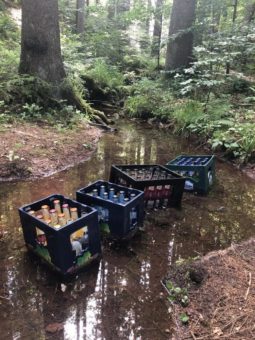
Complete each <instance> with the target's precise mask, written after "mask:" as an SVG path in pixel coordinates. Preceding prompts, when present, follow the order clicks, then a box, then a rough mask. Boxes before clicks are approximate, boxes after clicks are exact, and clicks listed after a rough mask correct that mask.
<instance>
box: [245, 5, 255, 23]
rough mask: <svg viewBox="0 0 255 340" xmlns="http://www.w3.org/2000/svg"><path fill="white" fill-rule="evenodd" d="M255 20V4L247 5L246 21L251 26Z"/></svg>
mask: <svg viewBox="0 0 255 340" xmlns="http://www.w3.org/2000/svg"><path fill="white" fill-rule="evenodd" d="M254 18H255V2H254V3H251V4H247V5H246V8H245V21H246V22H247V24H250V23H251V22H252V20H254Z"/></svg>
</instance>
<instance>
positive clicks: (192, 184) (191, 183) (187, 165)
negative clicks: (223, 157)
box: [166, 155, 215, 195]
mask: <svg viewBox="0 0 255 340" xmlns="http://www.w3.org/2000/svg"><path fill="white" fill-rule="evenodd" d="M166 167H167V168H168V169H170V170H173V171H176V172H178V173H179V174H181V175H182V176H185V177H186V182H185V187H184V188H185V190H186V191H196V192H198V193H199V194H202V195H203V194H207V193H208V191H209V190H210V188H211V187H212V186H213V184H214V182H215V157H214V156H213V155H180V156H178V157H176V158H175V159H173V160H171V161H170V162H168V163H167V164H166Z"/></svg>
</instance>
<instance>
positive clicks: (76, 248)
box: [19, 194, 101, 276]
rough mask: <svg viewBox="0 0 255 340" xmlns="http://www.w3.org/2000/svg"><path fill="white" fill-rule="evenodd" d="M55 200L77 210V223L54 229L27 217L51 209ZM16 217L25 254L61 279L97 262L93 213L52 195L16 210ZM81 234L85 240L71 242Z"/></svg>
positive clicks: (98, 247) (97, 236) (97, 234)
mask: <svg viewBox="0 0 255 340" xmlns="http://www.w3.org/2000/svg"><path fill="white" fill-rule="evenodd" d="M54 200H59V201H60V205H61V206H62V204H66V203H67V204H68V205H69V207H72V208H77V211H78V219H77V220H75V221H71V222H69V223H68V224H66V225H64V226H62V227H59V228H58V229H56V228H55V227H53V226H50V225H48V224H47V223H46V222H45V221H44V220H41V219H38V218H37V217H35V216H32V215H30V213H29V212H31V211H36V212H40V210H41V206H43V205H48V206H49V207H50V208H53V201H54ZM19 215H20V221H21V225H22V229H23V235H24V240H25V243H26V245H27V248H28V250H30V251H32V252H33V253H34V254H35V255H37V256H38V257H40V258H41V259H42V260H43V261H44V262H45V263H46V264H48V265H49V266H50V267H51V268H52V269H54V270H55V271H57V272H58V273H60V274H61V275H64V276H66V275H70V274H74V273H76V272H77V271H78V270H80V269H81V268H83V267H85V266H87V265H88V264H90V263H91V262H93V261H95V260H97V259H98V258H100V255H101V243H100V232H99V225H98V214H97V211H96V209H93V208H92V207H88V206H86V205H83V204H81V203H79V202H77V201H74V200H71V199H68V198H66V197H64V196H62V195H58V194H54V195H51V196H48V197H46V198H44V199H41V200H39V201H36V202H34V203H31V204H29V205H25V206H23V207H21V208H19ZM84 231H86V233H85V234H84V238H80V239H79V240H78V241H77V240H71V238H72V237H73V235H76V234H77V232H78V233H81V232H83V233H84ZM77 242H78V243H79V244H80V245H79V244H78V243H77Z"/></svg>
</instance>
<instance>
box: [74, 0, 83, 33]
mask: <svg viewBox="0 0 255 340" xmlns="http://www.w3.org/2000/svg"><path fill="white" fill-rule="evenodd" d="M84 9H85V0H77V1H76V33H78V34H80V33H83V32H84Z"/></svg>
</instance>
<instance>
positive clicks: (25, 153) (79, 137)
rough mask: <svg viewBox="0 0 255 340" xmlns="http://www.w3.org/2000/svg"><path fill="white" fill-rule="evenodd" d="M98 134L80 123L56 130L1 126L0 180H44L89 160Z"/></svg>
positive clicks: (42, 127)
mask: <svg viewBox="0 0 255 340" xmlns="http://www.w3.org/2000/svg"><path fill="white" fill-rule="evenodd" d="M101 134H102V131H101V130H99V129H98V128H96V127H92V126H90V125H88V124H85V123H83V124H82V125H80V126H79V127H78V128H77V129H75V130H68V131H67V130H60V131H58V130H56V129H54V128H53V127H50V126H46V125H45V126H38V125H36V124H31V123H22V124H21V123H17V124H14V125H13V124H12V125H7V124H5V125H2V126H1V129H0V181H7V180H17V179H27V178H37V177H44V176H48V175H50V174H53V173H54V172H57V171H61V170H64V169H66V168H68V167H71V166H73V165H75V164H78V163H80V162H82V161H84V160H86V159H88V158H89V157H90V155H91V154H92V153H93V151H94V150H95V148H96V145H97V142H98V140H99V138H100V136H101Z"/></svg>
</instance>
